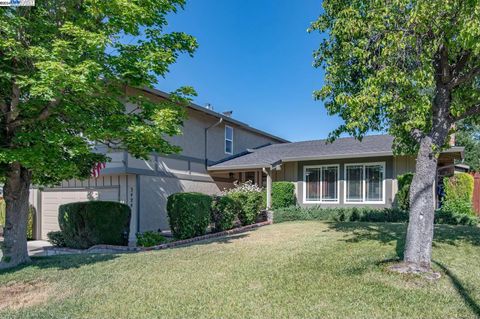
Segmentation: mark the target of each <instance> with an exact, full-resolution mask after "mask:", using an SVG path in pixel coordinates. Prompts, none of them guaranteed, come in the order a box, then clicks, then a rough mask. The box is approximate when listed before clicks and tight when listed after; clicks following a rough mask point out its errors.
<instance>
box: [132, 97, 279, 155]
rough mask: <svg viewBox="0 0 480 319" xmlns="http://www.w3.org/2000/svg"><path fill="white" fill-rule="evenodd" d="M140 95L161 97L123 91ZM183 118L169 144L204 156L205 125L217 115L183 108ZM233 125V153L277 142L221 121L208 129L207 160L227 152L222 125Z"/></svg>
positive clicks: (214, 120)
mask: <svg viewBox="0 0 480 319" xmlns="http://www.w3.org/2000/svg"><path fill="white" fill-rule="evenodd" d="M139 93H141V94H143V95H145V96H147V97H148V98H150V99H151V100H153V101H162V100H163V98H161V97H159V96H156V95H154V94H150V93H145V92H141V91H139V90H137V89H133V88H128V89H127V94H139ZM186 112H187V119H186V120H185V121H184V124H183V129H182V131H183V134H181V135H177V136H173V137H166V139H167V140H168V141H170V142H171V143H172V144H174V145H177V146H180V147H181V148H182V152H181V155H184V156H189V157H194V158H197V159H205V128H207V127H209V126H211V125H213V124H215V123H217V122H218V120H219V118H217V117H215V116H212V115H209V114H206V113H204V112H201V111H198V110H194V109H191V108H186ZM226 125H228V126H230V127H232V128H233V153H234V154H238V153H241V152H243V151H245V150H246V149H248V148H254V147H258V146H262V145H265V144H267V143H278V142H279V141H278V140H276V139H273V138H270V137H267V136H264V135H262V134H259V133H256V132H252V131H250V130H248V129H245V128H244V127H242V126H239V125H237V124H234V123H231V122H229V121H227V120H224V121H223V122H222V123H221V124H220V125H218V126H216V127H213V128H211V129H210V130H209V131H208V150H207V157H208V159H209V160H210V161H218V160H221V159H224V158H226V157H228V156H231V155H230V154H226V153H225V144H224V143H225V126H226Z"/></svg>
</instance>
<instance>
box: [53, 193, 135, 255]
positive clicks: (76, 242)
mask: <svg viewBox="0 0 480 319" xmlns="http://www.w3.org/2000/svg"><path fill="white" fill-rule="evenodd" d="M130 215H131V212H130V207H128V206H127V205H125V204H121V203H117V202H104V201H89V202H78V203H71V204H64V205H60V207H59V214H58V222H59V225H60V230H61V231H62V233H63V236H64V240H65V245H66V246H67V247H70V248H79V249H86V248H89V247H91V246H94V245H99V244H108V245H122V246H124V245H127V244H128V234H129V231H130Z"/></svg>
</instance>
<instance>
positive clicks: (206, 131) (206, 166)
mask: <svg viewBox="0 0 480 319" xmlns="http://www.w3.org/2000/svg"><path fill="white" fill-rule="evenodd" d="M222 122H223V117H221V118H220V119H219V120H218V122H216V123H214V124H212V125H210V126H209V127H206V128H205V169H207V168H208V157H207V149H208V130H209V129H211V128H214V127H215V126H218V125H220V124H221V123H222Z"/></svg>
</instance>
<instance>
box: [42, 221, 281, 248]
mask: <svg viewBox="0 0 480 319" xmlns="http://www.w3.org/2000/svg"><path fill="white" fill-rule="evenodd" d="M271 224H272V221H271V220H269V221H265V222H260V223H256V224H252V225H247V226H242V227H238V228H234V229H230V230H225V231H222V232H218V233H211V234H207V235H203V236H198V237H194V238H189V239H183V240H177V241H172V242H170V243H166V244H162V245H158V246H153V247H128V246H115V245H95V246H92V247H90V248H88V249H73V248H64V247H44V248H43V251H44V253H45V254H44V255H45V256H56V255H72V254H122V253H136V252H145V251H153V250H162V249H167V248H173V247H177V246H183V245H187V244H190V243H195V242H199V241H204V240H207V239H212V238H218V237H224V236H228V235H234V234H239V233H244V232H247V231H249V230H252V229H255V228H259V227H262V226H267V225H271Z"/></svg>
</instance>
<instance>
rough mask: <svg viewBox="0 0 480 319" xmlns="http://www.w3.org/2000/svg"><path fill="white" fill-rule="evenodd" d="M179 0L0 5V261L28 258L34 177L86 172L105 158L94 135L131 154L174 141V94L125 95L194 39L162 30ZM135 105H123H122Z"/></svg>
mask: <svg viewBox="0 0 480 319" xmlns="http://www.w3.org/2000/svg"><path fill="white" fill-rule="evenodd" d="M184 2H185V1H184V0H141V1H140V0H136V1H124V0H108V1H103V0H50V1H47V0H44V1H36V5H35V6H34V7H15V8H5V7H4V8H1V9H0V178H1V179H2V180H3V182H4V193H3V194H4V198H5V201H6V215H7V216H6V225H5V234H4V236H5V240H4V243H3V246H2V251H3V257H2V259H1V263H0V268H5V267H12V266H15V265H18V264H20V263H23V262H26V261H28V254H27V245H26V220H27V211H28V197H29V188H30V186H31V184H32V183H35V184H38V185H51V184H55V183H58V182H59V181H61V180H64V179H69V178H86V177H88V176H89V175H90V171H91V168H92V166H94V165H95V163H98V162H103V161H107V160H108V158H107V157H106V156H105V155H102V154H100V153H98V152H95V150H94V148H93V147H92V145H93V144H94V143H95V142H97V143H103V144H105V145H107V146H109V147H114V148H119V147H120V148H123V149H126V150H128V151H129V152H130V153H131V154H133V155H134V156H137V157H145V156H147V155H148V154H149V153H150V152H159V153H171V152H175V151H178V149H177V148H176V147H175V146H172V145H170V144H169V143H168V142H167V141H166V139H165V137H166V136H168V135H174V134H178V133H179V132H180V126H181V124H182V120H183V115H184V114H183V113H184V112H183V111H182V108H181V107H180V106H179V104H180V103H183V102H186V100H185V99H186V98H188V95H189V94H190V93H192V90H191V89H190V88H180V89H179V91H177V92H176V93H178V94H174V95H173V96H172V100H173V102H175V103H170V102H164V103H153V102H151V101H149V100H148V99H145V98H144V97H142V96H135V95H129V96H126V95H125V91H126V90H125V88H126V87H127V86H134V87H145V86H147V87H152V86H153V85H154V83H155V82H156V78H157V77H158V76H164V75H165V74H166V73H167V72H168V68H169V65H171V64H172V63H174V62H175V61H176V59H177V57H178V55H179V54H180V53H183V52H185V53H188V54H190V55H191V54H193V52H194V51H195V49H196V47H197V43H196V41H195V39H194V38H193V37H192V36H189V35H186V34H184V33H181V32H171V33H167V32H165V31H164V28H165V26H166V24H167V21H166V15H167V14H169V13H172V12H175V11H177V10H178V9H179V8H182V7H183V5H184ZM127 104H129V105H136V107H135V108H134V109H128V111H127V110H126V107H125V105H127Z"/></svg>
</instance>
